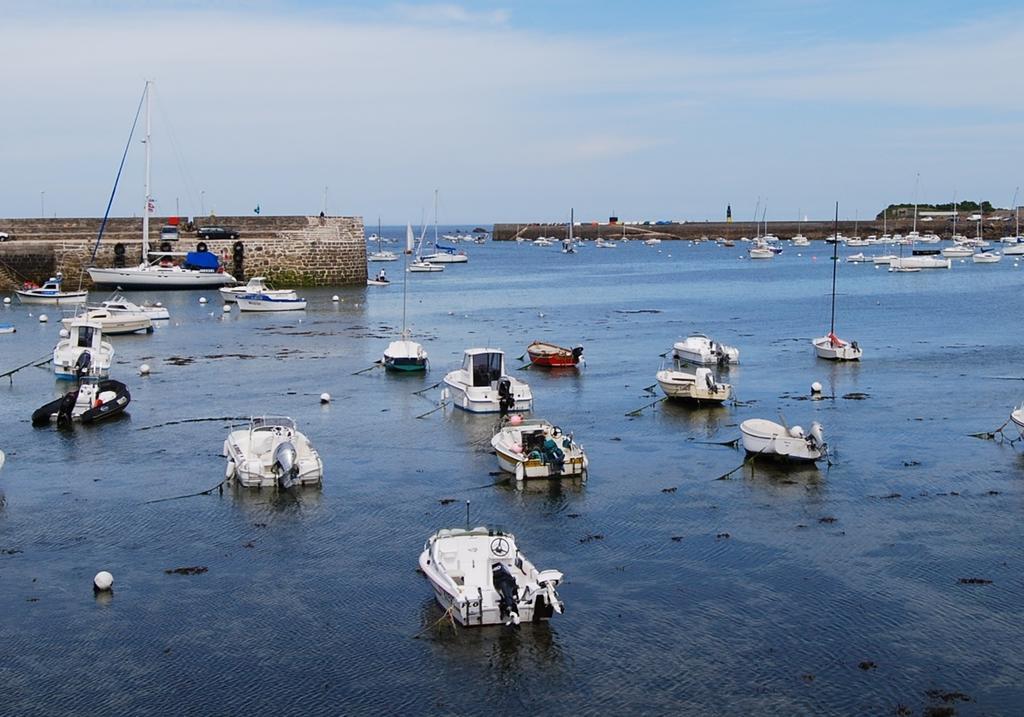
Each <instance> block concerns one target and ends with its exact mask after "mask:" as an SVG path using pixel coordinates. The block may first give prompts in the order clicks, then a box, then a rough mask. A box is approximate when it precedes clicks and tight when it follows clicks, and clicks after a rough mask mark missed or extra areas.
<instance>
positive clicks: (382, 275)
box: [366, 269, 391, 286]
mask: <svg viewBox="0 0 1024 717" xmlns="http://www.w3.org/2000/svg"><path fill="white" fill-rule="evenodd" d="M390 283H391V279H389V278H388V273H387V272H386V271H384V270H383V269H381V270H380V271H378V272H377V276H375V277H374V278H372V279H369V278H368V279H367V280H366V285H367V286H387V285H388V284H390Z"/></svg>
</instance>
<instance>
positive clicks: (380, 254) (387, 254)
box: [366, 250, 398, 261]
mask: <svg viewBox="0 0 1024 717" xmlns="http://www.w3.org/2000/svg"><path fill="white" fill-rule="evenodd" d="M366 258H367V260H369V261H398V255H397V254H395V252H393V251H387V250H384V251H375V252H373V253H372V254H370V255H369V256H368V257H366Z"/></svg>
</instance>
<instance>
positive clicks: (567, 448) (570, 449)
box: [491, 416, 589, 482]
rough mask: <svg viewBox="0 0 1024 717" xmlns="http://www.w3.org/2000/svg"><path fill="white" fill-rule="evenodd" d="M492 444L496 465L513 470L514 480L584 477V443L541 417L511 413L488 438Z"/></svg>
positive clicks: (502, 468)
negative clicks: (496, 457) (524, 417)
mask: <svg viewBox="0 0 1024 717" xmlns="http://www.w3.org/2000/svg"><path fill="white" fill-rule="evenodd" d="M491 447H492V448H494V452H495V454H496V455H497V456H498V468H500V469H501V470H503V471H505V472H506V473H512V474H513V475H514V476H515V478H516V481H517V482H519V481H523V480H526V479H528V478H568V477H572V476H583V478H584V480H586V475H587V467H588V465H589V464H588V461H587V456H586V453H584V452H583V446H581V445H580V444H579V443H576V442H575V441H574V440H573V437H572V435H567V434H565V433H563V432H562V429H561V428H559V427H558V426H553V425H552V424H551V423H550V422H548V421H545V420H544V419H542V418H530V419H526V420H523V419H522V417H521V416H512V418H511V419H509V420H508V421H507V422H505V423H504V425H502V427H501V428H500V429H499V430H498V432H497V433H495V434H494V436H492V437H491Z"/></svg>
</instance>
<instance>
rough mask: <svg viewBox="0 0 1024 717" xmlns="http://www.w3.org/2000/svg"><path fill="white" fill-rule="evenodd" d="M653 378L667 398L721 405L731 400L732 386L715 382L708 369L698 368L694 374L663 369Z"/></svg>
mask: <svg viewBox="0 0 1024 717" xmlns="http://www.w3.org/2000/svg"><path fill="white" fill-rule="evenodd" d="M655 378H656V379H657V381H658V385H659V386H661V390H662V391H664V392H665V395H666V396H667V397H668V398H673V399H678V400H684V401H696V402H697V403H700V402H701V401H706V402H708V403H722V402H724V401H728V400H729V399H730V398H732V386H731V385H730V384H728V383H718V382H717V381H715V377H714V376H713V375H712V373H711V369H708V368H698V369H697V370H696V371H695V372H694V373H687V372H685V371H673V370H670V369H663V370H661V371H658V373H656V374H655Z"/></svg>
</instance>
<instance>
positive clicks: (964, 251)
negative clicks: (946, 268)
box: [942, 244, 974, 259]
mask: <svg viewBox="0 0 1024 717" xmlns="http://www.w3.org/2000/svg"><path fill="white" fill-rule="evenodd" d="M973 255H974V249H973V248H972V247H969V246H964V245H963V244H955V245H953V246H947V247H945V248H943V249H942V256H945V257H949V258H951V259H960V258H964V257H968V256H973Z"/></svg>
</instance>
